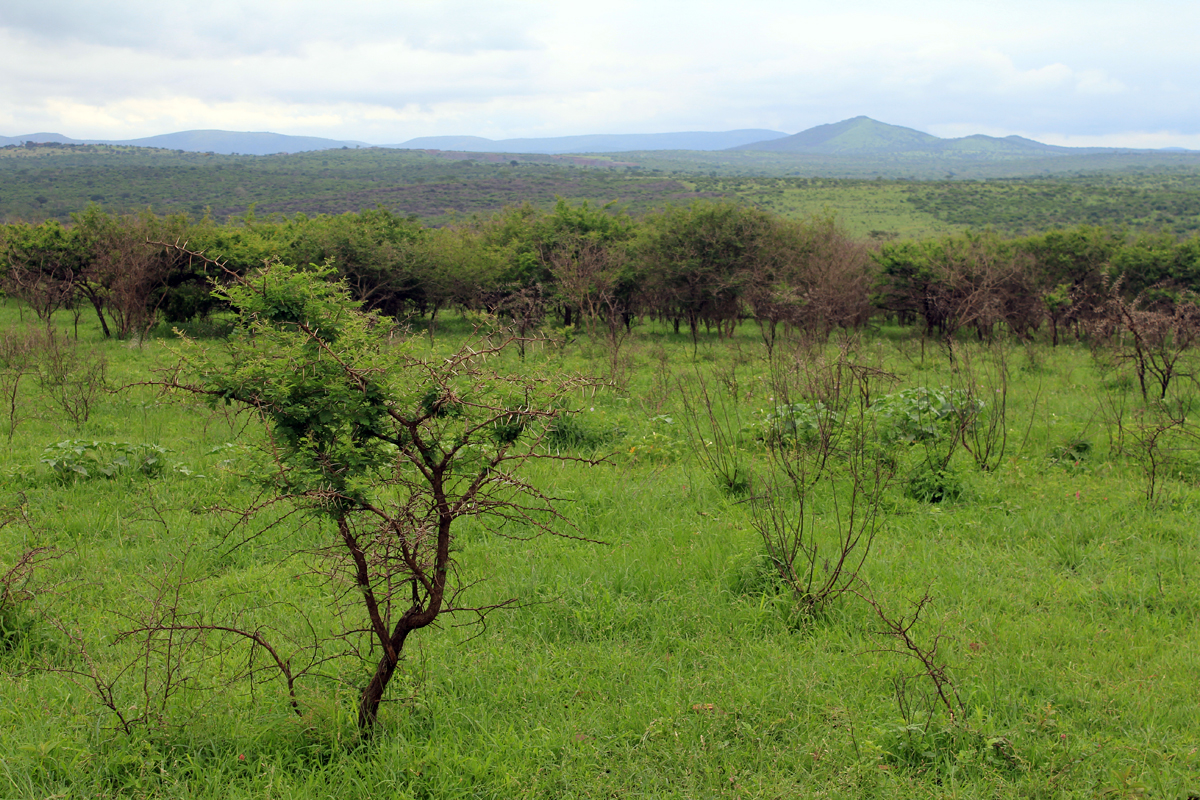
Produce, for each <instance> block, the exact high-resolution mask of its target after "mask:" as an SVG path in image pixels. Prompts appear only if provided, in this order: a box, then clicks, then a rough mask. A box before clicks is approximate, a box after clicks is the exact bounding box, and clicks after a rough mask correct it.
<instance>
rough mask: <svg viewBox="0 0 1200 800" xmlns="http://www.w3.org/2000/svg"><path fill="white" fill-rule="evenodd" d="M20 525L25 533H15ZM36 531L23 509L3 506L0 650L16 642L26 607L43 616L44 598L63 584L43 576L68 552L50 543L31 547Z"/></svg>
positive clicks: (0, 524)
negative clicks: (32, 536)
mask: <svg viewBox="0 0 1200 800" xmlns="http://www.w3.org/2000/svg"><path fill="white" fill-rule="evenodd" d="M18 528H24V529H25V531H26V533H25V534H24V535H21V536H19V537H18V536H15V535H12V534H13V532H14V531H15V530H16V529H18ZM34 533H36V532H35V531H34V529H33V527H32V526H31V525H30V523H29V519H28V517H27V516H26V514H25V511H24V508H7V507H5V508H0V545H3V547H0V651H4V650H7V649H10V648H11V647H12V646H13V645H14V644H15V643H16V640H17V639H18V638H19V636H20V635H21V630H20V629H21V627H22V617H23V616H24V615H25V614H26V613H27V609H29V608H30V607H34V608H35V609H36V611H35V613H34V615H33V616H41V615H43V614H44V613H45V612H46V608H45V601H46V600H47V599H48V598H52V597H54V596H56V594H57V589H58V587H59V585H60V584H59V583H56V582H54V581H47V580H45V579H44V578H43V575H44V573H45V571H46V569H47V568H48V567H49V566H50V565H51V564H53V563H54V562H56V561H58V560H60V559H61V558H62V557H63V556H64V555H65V552H64V551H62V550H59V549H58V548H56V547H52V546H49V545H32V546H31V545H30V543H29V539H30V538H31V537H30V535H31V534H34ZM18 539H20V541H19V542H18Z"/></svg>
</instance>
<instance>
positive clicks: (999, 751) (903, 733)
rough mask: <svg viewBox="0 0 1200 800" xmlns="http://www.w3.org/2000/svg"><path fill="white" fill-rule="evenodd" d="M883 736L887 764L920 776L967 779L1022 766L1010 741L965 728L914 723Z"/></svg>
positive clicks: (879, 743) (894, 729)
mask: <svg viewBox="0 0 1200 800" xmlns="http://www.w3.org/2000/svg"><path fill="white" fill-rule="evenodd" d="M881 734H882V735H881V736H880V738H879V742H878V745H879V747H880V748H881V749H882V750H883V761H884V762H885V763H887V764H890V765H892V766H895V767H899V768H901V769H907V770H912V771H914V772H917V773H931V774H934V775H955V776H958V777H965V776H966V775H967V774H979V773H981V772H992V771H994V770H996V769H1002V770H1009V769H1013V768H1014V767H1016V766H1017V765H1018V763H1019V762H1018V759H1017V756H1016V753H1015V752H1014V750H1013V746H1012V742H1010V741H1009V740H1008V739H1006V738H1004V737H1003V736H985V735H984V734H982V733H979V732H977V731H973V730H971V729H970V728H968V727H965V726H963V725H955V724H932V723H926V724H921V723H910V724H903V725H898V726H896V727H894V728H890V729H886V730H884V731H882V732H881Z"/></svg>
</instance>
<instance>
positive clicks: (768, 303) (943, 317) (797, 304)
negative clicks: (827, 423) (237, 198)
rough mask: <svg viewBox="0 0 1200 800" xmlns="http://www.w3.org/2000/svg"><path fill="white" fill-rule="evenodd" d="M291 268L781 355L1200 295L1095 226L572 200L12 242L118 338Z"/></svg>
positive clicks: (34, 294) (361, 295) (45, 304)
mask: <svg viewBox="0 0 1200 800" xmlns="http://www.w3.org/2000/svg"><path fill="white" fill-rule="evenodd" d="M272 260H278V261H282V262H284V263H289V264H299V265H305V264H314V265H328V266H329V267H331V268H332V269H333V271H334V272H333V274H334V275H336V276H337V277H338V278H342V279H345V281H346V283H347V285H348V286H349V287H350V289H351V291H352V292H353V294H354V296H355V299H356V300H359V301H361V302H363V303H364V304H365V305H366V306H367V307H368V308H371V309H373V310H377V311H379V312H381V313H383V314H386V315H389V316H392V317H396V318H398V319H411V318H417V317H420V318H423V319H425V320H426V321H427V323H428V324H429V325H430V326H431V328H432V326H433V325H434V324H435V323H436V319H437V314H438V312H439V311H440V310H442V309H445V308H449V307H455V308H460V309H465V310H475V311H484V312H487V313H492V314H496V315H499V316H502V317H507V318H511V319H513V320H515V321H518V322H519V323H520V327H521V328H522V329H530V328H531V327H538V326H540V325H542V324H543V323H545V322H548V321H554V322H555V323H556V324H561V325H563V326H580V327H586V328H587V329H588V330H591V331H594V330H595V329H596V328H597V326H607V327H608V328H609V329H610V330H611V329H614V328H615V327H618V326H624V327H626V328H628V327H629V326H631V325H632V324H633V323H634V322H635V321H636V320H637V319H639V318H645V317H650V318H656V319H663V320H668V321H672V322H673V323H674V325H675V327H676V329H677V330H678V329H680V327H681V326H685V327H686V329H688V330H689V331H690V332H691V333H692V335H693V337H697V336H698V335H699V332H700V330H701V329H705V330H709V331H712V330H715V331H718V332H721V333H724V334H726V335H728V334H730V333H731V332H732V331H733V330H734V328H735V327H736V326H737V325H738V324H740V323H742V322H746V321H753V322H754V323H756V324H757V325H759V326H760V327H761V329H762V334H763V336H764V338H765V339H766V340H767V341H768V342H770V341H772V340H773V339H774V337H775V335H776V332H777V331H778V330H780V329H781V328H782V327H792V328H795V329H801V330H805V331H808V332H810V333H812V334H816V335H824V334H827V333H828V332H829V331H831V330H833V329H835V328H845V327H859V326H862V325H864V324H866V323H868V322H869V321H870V320H871V319H872V317H873V316H875V315H880V314H882V315H887V316H890V317H893V318H895V319H897V320H899V321H900V322H901V323H904V324H919V325H921V326H923V328H924V330H925V331H926V332H928V333H929V334H930V335H935V336H940V337H944V338H949V337H951V336H953V335H954V334H955V333H956V332H958V331H960V330H970V331H973V332H975V333H976V334H978V335H979V336H980V337H987V336H990V335H991V334H992V333H994V332H995V331H997V330H998V329H1000V328H1004V329H1007V330H1008V331H1011V332H1012V333H1014V334H1016V335H1018V336H1020V337H1024V338H1029V337H1033V336H1035V335H1039V334H1042V335H1045V336H1046V337H1047V338H1049V339H1051V340H1052V341H1054V342H1057V341H1059V339H1060V337H1061V336H1063V335H1064V333H1070V334H1072V335H1076V336H1081V335H1095V334H1099V335H1109V334H1111V333H1112V331H1113V330H1114V328H1115V327H1123V326H1124V323H1122V322H1121V319H1122V318H1121V314H1120V313H1119V311H1118V310H1116V309H1118V308H1119V303H1124V304H1127V305H1129V306H1130V307H1131V308H1136V309H1138V310H1140V311H1142V312H1146V313H1159V314H1168V315H1177V314H1178V313H1179V309H1180V308H1181V307H1188V308H1190V307H1191V304H1192V299H1191V298H1192V294H1193V293H1194V292H1195V291H1197V290H1198V289H1200V238H1197V237H1195V236H1193V237H1191V238H1187V239H1182V238H1179V237H1177V236H1175V235H1173V234H1170V233H1145V232H1142V233H1130V232H1128V231H1126V230H1124V229H1121V228H1115V227H1104V226H1077V227H1073V228H1066V229H1059V230H1052V231H1049V232H1045V233H1040V234H1036V235H1031V236H1021V237H1004V236H1001V235H999V234H997V233H995V232H993V231H983V232H967V233H961V234H954V235H949V236H944V237H940V238H933V239H924V240H908V241H896V242H889V243H886V244H882V245H879V244H871V245H868V244H867V243H864V242H860V241H856V240H854V239H853V238H851V237H850V236H849V235H848V234H847V233H846V232H845V231H844V230H843V229H842V228H841V227H840V226H839V225H838V223H837V222H836V220H835V219H833V218H832V217H830V216H828V215H825V216H815V217H810V218H807V219H804V220H791V219H786V218H784V217H781V216H778V215H774V214H772V213H770V212H767V211H764V210H761V209H757V208H753V207H749V206H744V205H738V204H735V203H732V202H729V201H696V202H693V203H692V204H691V205H688V206H676V207H668V208H666V209H664V210H661V211H658V212H655V213H651V214H649V215H646V216H644V217H642V218H640V219H634V218H632V217H630V216H629V215H628V214H626V213H625V212H623V211H621V210H618V209H616V208H613V207H612V206H603V207H597V206H593V205H589V204H588V203H587V202H584V203H582V204H579V205H572V204H571V203H569V202H567V201H565V200H562V199H559V201H558V203H557V205H556V207H555V208H554V210H553V211H542V210H539V209H537V208H534V207H533V206H531V205H528V204H526V205H522V206H512V207H508V208H506V209H505V210H503V211H501V212H499V213H496V214H494V215H492V216H490V217H486V218H481V217H475V218H471V219H468V220H463V221H461V222H460V223H459V224H457V225H453V226H447V227H442V228H430V227H426V226H424V225H422V224H420V223H419V222H418V221H416V220H415V219H413V218H411V217H401V216H398V215H396V214H394V213H392V212H390V211H388V210H386V209H383V208H379V209H375V210H370V211H364V212H361V213H346V214H341V215H336V216H329V215H321V216H316V217H307V216H304V215H296V216H294V217H292V218H284V217H280V216H272V217H266V218H262V217H256V216H255V215H254V214H253V213H252V212H251V213H247V214H246V215H244V216H242V217H240V218H238V219H235V220H232V221H230V222H227V223H224V224H219V223H217V222H215V221H214V220H213V219H212V218H211V217H207V216H206V217H203V218H200V219H191V218H188V217H186V216H184V215H172V216H158V215H155V214H153V213H150V212H143V213H141V214H131V215H124V216H118V215H113V214H109V213H107V212H105V211H103V210H101V209H100V208H99V207H96V206H92V207H90V208H89V209H88V210H87V211H85V212H84V213H82V214H76V215H74V217H73V220H72V223H71V224H70V225H62V224H60V223H59V222H57V221H54V220H49V221H46V222H43V223H41V224H36V225H35V224H27V223H16V224H9V225H5V226H3V227H2V228H0V280H2V285H3V289H4V291H5V292H7V293H8V294H9V295H11V296H14V297H18V298H20V299H21V300H23V301H25V303H26V304H27V305H28V306H29V307H30V308H31V309H32V311H33V312H34V313H35V314H37V315H38V316H39V317H41V318H43V319H48V318H49V316H50V315H51V314H52V313H53V312H54V311H56V310H58V309H60V308H67V309H74V310H75V311H76V313H77V315H78V314H79V313H82V312H83V311H84V310H90V311H91V312H92V313H95V315H96V316H97V318H98V319H99V322H100V324H101V326H102V328H103V330H104V332H105V334H106V335H111V336H118V337H128V336H132V335H135V334H137V333H138V332H139V331H142V330H144V329H146V328H148V327H149V326H151V325H153V324H155V323H157V322H158V321H160V320H161V321H167V322H180V321H186V320H190V319H194V318H197V317H202V316H205V315H207V314H208V313H210V312H211V311H212V310H213V306H212V303H213V301H212V299H211V295H210V293H209V289H210V286H209V283H210V282H211V281H218V282H221V281H224V280H227V279H228V278H229V277H230V276H231V275H235V274H245V273H246V272H247V271H248V270H250V269H253V268H255V267H257V266H260V265H262V264H263V263H266V262H269V261H272ZM1118 301H1119V303H1118ZM1185 316H1189V315H1186V314H1185ZM77 318H78V317H77ZM1189 318H1190V316H1189ZM1106 321H1107V322H1106Z"/></svg>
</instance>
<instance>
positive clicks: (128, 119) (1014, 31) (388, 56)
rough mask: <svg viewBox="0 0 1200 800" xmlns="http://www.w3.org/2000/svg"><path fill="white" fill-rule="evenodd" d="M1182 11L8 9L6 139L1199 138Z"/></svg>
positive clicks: (1192, 24) (290, 2) (1000, 5)
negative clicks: (767, 132)
mask: <svg viewBox="0 0 1200 800" xmlns="http://www.w3.org/2000/svg"><path fill="white" fill-rule="evenodd" d="M1198 33H1200V3H1196V2H1181V1H1177V0H1142V1H1141V2H1140V3H1137V4H1136V5H1135V4H1134V3H1132V2H1105V0H1086V1H1085V0H1037V1H1036V2H1032V1H1026V0H1022V1H1021V2H1006V0H994V1H993V2H987V3H982V2H971V1H970V0H954V2H940V0H934V2H928V1H927V0H922V1H921V2H917V3H914V2H911V0H909V2H904V3H901V2H894V1H893V0H877V1H875V2H871V1H862V0H843V2H840V3H835V2H822V3H816V2H811V0H786V1H782V2H776V1H775V0H740V2H729V1H728V0H722V2H719V3H718V2H706V0H690V2H675V0H665V1H661V2H660V1H659V0H636V2H635V1H634V0H609V2H605V3H566V2H544V1H542V0H536V1H535V0H477V1H475V2H467V1H466V0H339V1H338V2H330V1H329V0H253V1H252V2H251V0H236V2H234V1H232V0H205V2H195V1H193V2H186V3H183V2H173V1H172V0H105V2H103V3H101V2H98V0H10V2H6V3H4V7H3V9H0V70H2V72H0V74H2V75H3V78H2V80H0V135H6V136H19V135H22V134H30V133H38V132H55V133H62V134H65V135H67V136H71V137H74V138H113V139H127V138H137V137H142V136H151V135H154V134H159V133H169V132H172V131H179V130H190V129H198V128H218V129H224V130H240V131H274V132H277V133H290V134H303V135H311V136H326V137H330V138H334V139H355V140H360V141H365V142H370V143H373V144H392V143H399V142H403V141H405V140H407V139H410V138H412V137H415V136H427V135H442V134H471V135H476V136H486V137H489V138H493V139H500V138H511V137H531V136H568V135H574V134H585V133H664V132H672V131H721V130H733V129H737V128H770V129H774V130H779V131H783V132H786V133H796V132H798V131H801V130H804V129H806V128H810V127H812V126H814V125H820V124H824V123H828V122H837V121H839V120H842V119H846V118H848V117H854V116H858V115H859V114H865V115H867V116H869V117H873V118H875V119H877V120H880V121H882V122H888V123H892V124H896V125H906V126H908V127H912V128H917V129H918V130H923V131H928V132H930V133H933V134H936V135H938V136H947V137H948V136H962V135H967V134H971V133H986V134H992V135H1007V134H1012V133H1016V134H1020V135H1023V136H1028V137H1030V138H1033V139H1037V140H1039V141H1043V142H1048V143H1052V144H1068V145H1121V146H1138V147H1166V146H1181V147H1190V148H1195V149H1200V80H1198V76H1200V47H1198V46H1197V45H1196V37H1197V34H1198Z"/></svg>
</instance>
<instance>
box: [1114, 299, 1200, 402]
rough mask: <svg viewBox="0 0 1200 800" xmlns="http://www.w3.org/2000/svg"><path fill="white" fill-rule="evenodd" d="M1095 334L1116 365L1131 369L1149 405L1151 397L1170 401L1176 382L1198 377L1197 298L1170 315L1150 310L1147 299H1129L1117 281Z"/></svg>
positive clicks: (1199, 312)
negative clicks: (1173, 383)
mask: <svg viewBox="0 0 1200 800" xmlns="http://www.w3.org/2000/svg"><path fill="white" fill-rule="evenodd" d="M1091 332H1092V336H1093V338H1094V339H1096V340H1098V341H1100V342H1103V343H1106V344H1109V345H1110V346H1111V351H1112V358H1113V359H1114V360H1115V362H1116V363H1117V364H1119V365H1121V364H1123V365H1128V366H1129V368H1130V369H1132V371H1133V374H1134V377H1135V378H1136V380H1137V384H1138V388H1139V389H1140V390H1141V394H1142V400H1144V401H1147V402H1149V400H1150V399H1151V395H1155V396H1156V397H1157V398H1158V399H1159V400H1165V399H1166V397H1167V393H1168V391H1169V390H1170V387H1171V384H1172V382H1174V381H1175V380H1176V379H1183V380H1194V379H1195V377H1196V371H1195V369H1196V367H1195V364H1194V363H1193V359H1192V355H1193V353H1194V348H1195V345H1196V343H1197V341H1198V340H1200V305H1198V304H1197V303H1196V302H1195V300H1194V299H1193V298H1190V297H1188V298H1184V299H1181V300H1180V301H1179V302H1176V303H1173V304H1172V307H1171V308H1170V309H1169V310H1162V309H1154V308H1147V307H1146V303H1145V300H1144V298H1142V297H1138V298H1134V299H1133V300H1129V299H1126V298H1125V297H1124V296H1123V295H1122V293H1121V282H1120V281H1116V282H1114V283H1113V284H1112V286H1110V287H1109V297H1108V302H1107V304H1106V306H1105V313H1104V315H1103V316H1102V317H1100V318H1098V319H1097V320H1095V321H1094V322H1093V324H1092V329H1091Z"/></svg>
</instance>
